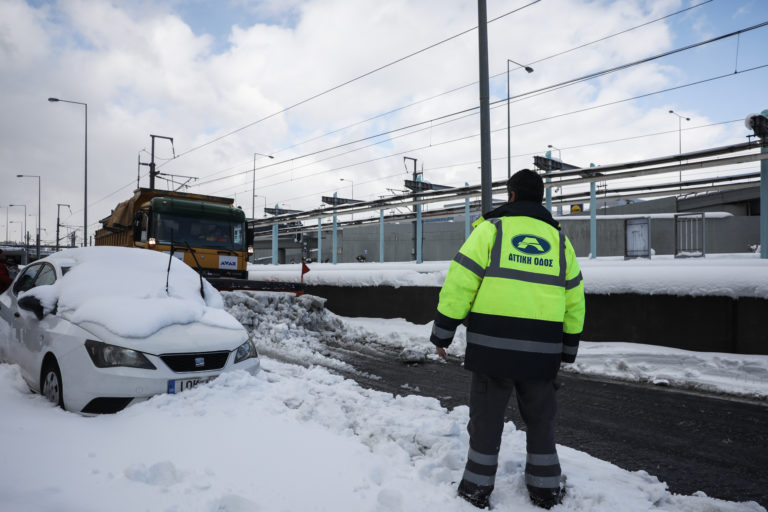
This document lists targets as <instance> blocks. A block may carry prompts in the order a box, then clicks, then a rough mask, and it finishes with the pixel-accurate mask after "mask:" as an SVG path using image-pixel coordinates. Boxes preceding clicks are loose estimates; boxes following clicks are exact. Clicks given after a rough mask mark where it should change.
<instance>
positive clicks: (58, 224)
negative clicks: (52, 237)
mask: <svg viewBox="0 0 768 512" xmlns="http://www.w3.org/2000/svg"><path fill="white" fill-rule="evenodd" d="M62 206H66V207H67V208H69V211H70V212H72V208H70V206H69V205H68V204H64V203H57V204H56V252H59V226H60V225H61V221H60V220H59V219H60V218H61V207H62Z"/></svg>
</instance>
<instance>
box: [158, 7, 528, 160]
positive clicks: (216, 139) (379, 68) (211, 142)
mask: <svg viewBox="0 0 768 512" xmlns="http://www.w3.org/2000/svg"><path fill="white" fill-rule="evenodd" d="M540 1H541V0H533V1H532V2H530V3H527V4H525V5H523V6H522V7H518V8H517V9H513V10H511V11H509V12H506V13H504V14H502V15H501V16H497V17H496V18H493V19H492V20H489V21H488V23H493V22H495V21H498V20H500V19H502V18H505V17H507V16H509V15H511V14H514V13H516V12H519V11H521V10H523V9H525V8H526V7H530V6H531V5H534V4H537V3H539V2H540ZM476 29H477V26H474V27H472V28H469V29H467V30H464V31H462V32H459V33H458V34H455V35H452V36H450V37H447V38H445V39H443V40H441V41H438V42H436V43H433V44H431V45H429V46H426V47H424V48H421V49H420V50H417V51H415V52H412V53H409V54H408V55H406V56H404V57H400V58H399V59H395V60H393V61H392V62H389V63H387V64H384V65H383V66H379V67H377V68H375V69H372V70H371V71H368V72H366V73H363V74H362V75H358V76H356V77H355V78H352V79H350V80H347V81H346V82H343V83H340V84H338V85H335V86H333V87H331V88H330V89H326V90H324V91H322V92H319V93H317V94H315V95H313V96H310V97H309V98H306V99H303V100H301V101H299V102H297V103H294V104H293V105H290V106H288V107H285V108H284V109H282V110H280V111H278V112H275V113H272V114H269V115H268V116H265V117H262V118H261V119H258V120H256V121H253V122H251V123H248V124H246V125H244V126H241V127H240V128H237V129H236V130H232V131H231V132H228V133H225V134H223V135H220V136H218V137H216V138H214V139H211V140H209V141H208V142H204V143H203V144H199V145H197V146H195V147H193V148H191V149H188V150H186V151H183V152H181V153H179V154H178V155H176V158H181V157H182V156H184V155H188V154H189V153H192V152H193V151H197V150H198V149H201V148H204V147H206V146H209V145H211V144H213V143H214V142H218V141H220V140H222V139H224V138H226V137H229V136H231V135H234V134H236V133H238V132H241V131H243V130H245V129H246V128H250V127H251V126H254V125H257V124H259V123H261V122H264V121H266V120H268V119H271V118H273V117H275V116H278V115H280V114H284V113H285V112H288V111H289V110H292V109H294V108H296V107H298V106H300V105H303V104H305V103H308V102H310V101H312V100H315V99H317V98H319V97H321V96H324V95H326V94H328V93H331V92H333V91H336V90H338V89H341V88H342V87H345V86H347V85H349V84H351V83H354V82H357V81H358V80H361V79H363V78H365V77H367V76H370V75H372V74H374V73H377V72H379V71H381V70H383V69H386V68H388V67H391V66H394V65H395V64H398V63H400V62H403V61H404V60H407V59H410V58H411V57H414V56H416V55H419V54H421V53H424V52H426V51H428V50H431V49H432V48H435V47H437V46H440V45H441V44H445V43H447V42H448V41H452V40H453V39H456V38H458V37H461V36H463V35H465V34H468V33H470V32H472V31H473V30H476ZM165 163H167V162H165ZM163 165H165V164H161V165H159V166H158V167H162V166H163Z"/></svg>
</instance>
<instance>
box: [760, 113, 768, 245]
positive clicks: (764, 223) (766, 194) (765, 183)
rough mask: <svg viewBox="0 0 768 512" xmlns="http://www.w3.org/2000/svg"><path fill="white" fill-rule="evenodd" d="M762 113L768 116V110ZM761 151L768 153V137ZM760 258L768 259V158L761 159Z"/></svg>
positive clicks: (764, 140)
mask: <svg viewBox="0 0 768 512" xmlns="http://www.w3.org/2000/svg"><path fill="white" fill-rule="evenodd" d="M762 115H764V116H766V117H768V110H763V112H762ZM760 152H761V153H768V139H766V138H764V139H763V147H762V148H761V149H760ZM760 258H761V259H768V159H766V160H762V161H760Z"/></svg>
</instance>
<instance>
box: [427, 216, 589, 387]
mask: <svg viewBox="0 0 768 512" xmlns="http://www.w3.org/2000/svg"><path fill="white" fill-rule="evenodd" d="M495 212H496V213H497V215H498V216H497V217H495V218H493V214H494V212H492V213H491V214H490V215H489V217H491V218H489V219H488V220H482V219H481V221H480V222H479V223H478V224H476V228H475V230H474V231H473V232H472V234H471V235H470V237H469V238H468V239H467V240H466V242H465V243H464V245H463V246H462V247H461V249H460V250H459V252H458V254H457V255H456V257H455V258H454V259H453V261H452V262H451V264H450V268H449V270H448V275H447V276H446V279H445V283H444V285H443V288H442V290H441V291H440V301H439V304H438V307H437V316H436V318H435V323H434V327H433V331H432V337H431V341H432V342H433V343H434V344H435V345H437V346H442V347H445V346H448V345H449V344H450V343H451V341H452V339H453V335H454V332H455V330H456V327H457V326H458V324H459V323H461V322H462V321H463V320H464V319H465V318H466V320H467V349H466V357H465V361H464V366H465V367H466V368H467V369H469V370H473V371H479V372H483V373H487V374H489V375H494V376H499V377H511V378H515V379H519V380H530V379H551V378H554V377H555V375H556V374H557V370H558V368H559V366H560V362H561V361H565V362H573V361H574V360H575V358H576V352H577V350H578V343H579V336H580V334H581V331H582V328H583V324H584V311H585V306H584V285H583V282H582V278H581V271H580V269H579V265H578V262H577V260H576V254H575V252H574V250H573V247H572V246H571V243H570V241H569V240H568V238H567V237H566V236H565V235H564V234H563V233H562V232H561V231H560V230H559V225H558V224H557V223H556V222H555V221H554V220H553V219H552V217H551V215H550V214H549V212H548V211H547V210H546V209H545V208H544V207H543V206H541V205H540V204H535V203H528V202H520V203H511V204H509V205H506V206H505V207H502V208H500V209H498V210H496V211H495ZM505 214H508V215H505Z"/></svg>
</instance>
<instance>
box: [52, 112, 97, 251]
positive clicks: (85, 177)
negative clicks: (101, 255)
mask: <svg viewBox="0 0 768 512" xmlns="http://www.w3.org/2000/svg"><path fill="white" fill-rule="evenodd" d="M48 101H50V102H51V103H57V102H62V103H72V104H73V105H82V106H83V107H85V157H84V161H85V173H84V175H83V247H85V246H86V245H88V104H87V103H83V102H81V101H70V100H62V99H59V98H48Z"/></svg>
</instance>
